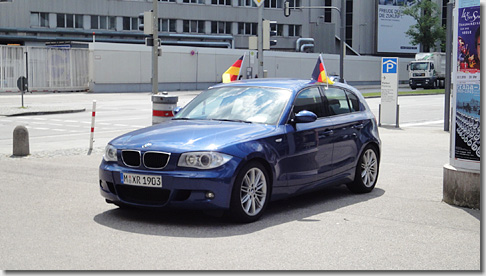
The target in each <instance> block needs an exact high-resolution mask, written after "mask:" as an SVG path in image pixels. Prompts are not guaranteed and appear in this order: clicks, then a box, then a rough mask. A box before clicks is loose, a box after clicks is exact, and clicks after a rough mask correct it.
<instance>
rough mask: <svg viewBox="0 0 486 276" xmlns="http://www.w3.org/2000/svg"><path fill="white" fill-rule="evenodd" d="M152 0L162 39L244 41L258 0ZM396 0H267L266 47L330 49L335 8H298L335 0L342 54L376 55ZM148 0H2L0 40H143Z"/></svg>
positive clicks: (335, 47)
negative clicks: (381, 15)
mask: <svg viewBox="0 0 486 276" xmlns="http://www.w3.org/2000/svg"><path fill="white" fill-rule="evenodd" d="M158 1H159V6H158V18H159V19H158V20H159V24H158V25H159V38H160V39H161V41H162V44H163V45H183V46H198V47H222V48H234V49H247V48H248V43H249V37H250V36H256V35H257V25H258V23H257V21H258V8H257V7H256V5H255V3H254V2H253V0H158ZM437 1H439V2H445V3H446V2H447V0H437ZM342 2H344V3H345V7H341V3H342ZM382 2H383V3H382ZM395 2H403V1H397V0H393V1H383V0H360V1H358V0H345V1H341V0H290V6H291V7H297V8H299V9H294V10H292V12H291V15H290V16H289V17H285V16H284V13H283V3H284V0H265V2H264V6H265V8H264V15H263V18H264V19H267V20H272V21H276V24H274V25H272V28H273V30H274V31H275V32H276V36H274V37H272V39H275V40H276V41H277V44H276V45H275V46H272V48H271V49H272V50H278V51H297V52H299V51H308V52H316V53H329V54H336V53H339V45H340V39H341V38H340V37H339V35H340V27H341V26H340V22H341V18H340V16H341V15H340V13H339V12H338V11H337V10H336V9H323V8H312V9H308V8H304V7H309V6H319V7H323V6H327V7H331V6H332V7H336V8H338V9H339V10H340V11H344V10H345V12H343V14H344V13H345V16H346V20H345V22H346V26H345V29H346V35H345V38H344V40H345V42H346V44H347V51H346V54H348V55H379V54H380V53H379V52H378V48H379V47H377V43H378V41H377V31H378V28H377V26H378V8H379V5H382V4H389V5H395V4H396V3H395ZM439 4H441V5H442V4H443V3H439ZM152 5H153V3H152V0H83V1H79V0H42V1H39V0H0V44H3V45H8V44H18V45H25V46H43V45H52V44H65V43H72V42H92V41H94V40H95V41H99V42H113V43H134V44H143V43H145V37H146V35H144V34H143V32H142V31H139V29H138V25H139V14H140V13H143V12H144V11H149V10H151V9H152ZM343 8H344V9H343ZM304 44H305V45H307V46H311V47H307V48H306V47H305V46H304V47H303V45H304ZM312 45H313V46H312Z"/></svg>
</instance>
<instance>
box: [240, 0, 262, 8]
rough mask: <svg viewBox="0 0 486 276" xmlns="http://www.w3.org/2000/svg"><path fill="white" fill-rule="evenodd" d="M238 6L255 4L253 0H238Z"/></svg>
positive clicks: (252, 5) (254, 5) (253, 5)
mask: <svg viewBox="0 0 486 276" xmlns="http://www.w3.org/2000/svg"><path fill="white" fill-rule="evenodd" d="M238 6H240V7H256V6H257V5H256V4H255V2H254V1H253V0H238Z"/></svg>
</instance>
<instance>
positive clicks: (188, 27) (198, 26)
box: [182, 20, 205, 34]
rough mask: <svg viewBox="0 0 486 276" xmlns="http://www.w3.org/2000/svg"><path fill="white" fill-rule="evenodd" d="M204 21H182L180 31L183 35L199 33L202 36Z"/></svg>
mask: <svg viewBox="0 0 486 276" xmlns="http://www.w3.org/2000/svg"><path fill="white" fill-rule="evenodd" d="M204 29H205V28H204V21H201V20H184V21H182V31H183V32H185V33H200V34H203V33H204V32H205V30H204Z"/></svg>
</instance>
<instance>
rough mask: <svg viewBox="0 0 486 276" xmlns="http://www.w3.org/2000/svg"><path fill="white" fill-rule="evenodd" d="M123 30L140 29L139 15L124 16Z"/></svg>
mask: <svg viewBox="0 0 486 276" xmlns="http://www.w3.org/2000/svg"><path fill="white" fill-rule="evenodd" d="M123 30H124V31H136V30H138V17H127V16H125V17H123Z"/></svg>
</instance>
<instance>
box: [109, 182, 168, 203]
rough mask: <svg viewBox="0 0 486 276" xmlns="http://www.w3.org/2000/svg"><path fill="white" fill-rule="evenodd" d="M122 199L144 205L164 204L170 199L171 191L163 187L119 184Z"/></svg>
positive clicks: (118, 189) (117, 187)
mask: <svg viewBox="0 0 486 276" xmlns="http://www.w3.org/2000/svg"><path fill="white" fill-rule="evenodd" d="M116 190H117V192H118V196H119V197H120V199H121V200H123V201H126V202H131V203H136V204H143V205H164V204H166V203H167V201H168V200H169V195H170V191H169V190H166V189H161V188H150V187H137V186H130V185H117V186H116Z"/></svg>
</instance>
